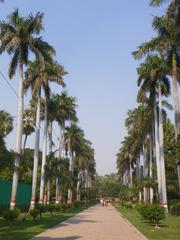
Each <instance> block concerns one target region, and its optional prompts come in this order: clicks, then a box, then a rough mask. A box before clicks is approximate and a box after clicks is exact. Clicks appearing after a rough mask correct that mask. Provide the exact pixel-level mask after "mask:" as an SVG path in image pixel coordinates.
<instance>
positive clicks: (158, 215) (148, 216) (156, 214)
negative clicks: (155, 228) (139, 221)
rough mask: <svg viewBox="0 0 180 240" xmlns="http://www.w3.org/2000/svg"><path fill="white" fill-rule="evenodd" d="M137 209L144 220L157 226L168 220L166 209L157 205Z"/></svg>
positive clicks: (142, 206)
mask: <svg viewBox="0 0 180 240" xmlns="http://www.w3.org/2000/svg"><path fill="white" fill-rule="evenodd" d="M136 209H137V211H138V213H139V214H140V215H141V217H142V218H144V219H145V220H148V221H149V222H152V223H155V224H156V225H158V224H159V222H160V221H162V220H164V219H165V218H166V213H165V208H164V207H162V206H159V205H157V204H155V205H147V204H144V205H139V206H137V207H136Z"/></svg>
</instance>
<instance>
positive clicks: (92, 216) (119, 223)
mask: <svg viewBox="0 0 180 240" xmlns="http://www.w3.org/2000/svg"><path fill="white" fill-rule="evenodd" d="M76 239H79V240H81V239H82V240H83V239H84V240H147V239H146V238H145V237H144V236H143V235H142V234H141V233H139V232H138V231H137V230H136V229H135V228H134V227H133V226H132V225H131V224H130V223H129V222H127V221H126V220H125V219H123V218H122V217H121V216H120V214H119V213H118V212H117V211H116V210H115V209H114V208H113V207H112V206H108V207H100V206H95V207H91V208H89V209H87V210H85V211H84V212H81V213H79V214H77V215H76V216H74V217H72V218H70V219H68V220H67V221H65V222H63V223H61V224H59V225H57V226H55V227H53V228H51V229H49V230H47V231H45V232H43V233H41V234H39V235H38V236H36V237H34V238H33V240H76Z"/></svg>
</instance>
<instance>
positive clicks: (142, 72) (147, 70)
mask: <svg viewBox="0 0 180 240" xmlns="http://www.w3.org/2000/svg"><path fill="white" fill-rule="evenodd" d="M168 70H169V69H168V67H167V64H166V63H165V61H164V60H163V59H162V58H161V57H159V56H158V55H152V56H148V57H147V58H146V60H145V62H144V63H142V64H141V65H140V67H139V68H138V73H139V84H141V90H140V91H141V92H142V91H143V92H144V93H145V94H146V93H149V96H150V97H151V95H152V94H153V96H156V94H157V96H158V108H159V121H158V125H157V122H155V135H156V136H157V137H156V150H158V152H157V153H158V154H157V156H156V163H157V173H158V176H157V177H158V185H159V195H160V203H161V204H162V205H164V207H166V208H167V191H166V177H165V164H164V143H163V142H164V137H163V119H162V94H164V95H165V96H166V97H167V96H168V95H169V94H170V84H169V80H168V78H167V77H166V75H167V74H168ZM154 107H155V112H154V113H155V115H154V119H155V121H157V114H156V112H157V108H156V103H155V105H154ZM157 128H158V131H159V132H157Z"/></svg>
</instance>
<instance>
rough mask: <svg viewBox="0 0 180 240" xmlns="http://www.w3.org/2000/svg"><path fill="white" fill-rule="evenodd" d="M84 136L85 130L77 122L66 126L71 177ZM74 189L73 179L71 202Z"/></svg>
mask: <svg viewBox="0 0 180 240" xmlns="http://www.w3.org/2000/svg"><path fill="white" fill-rule="evenodd" d="M83 136H84V132H83V131H82V129H80V128H79V127H78V126H77V125H76V124H75V123H72V124H71V125H70V126H69V127H66V132H65V142H66V149H67V151H68V153H69V159H70V164H69V172H70V176H71V178H73V169H74V166H73V163H74V158H75V154H76V151H78V149H79V147H80V145H81V141H82V139H83ZM72 189H73V181H72V180H71V186H70V189H69V191H68V201H69V202H72V198H73V196H72V194H73V192H72Z"/></svg>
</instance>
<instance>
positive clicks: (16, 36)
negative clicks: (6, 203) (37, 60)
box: [0, 9, 45, 208]
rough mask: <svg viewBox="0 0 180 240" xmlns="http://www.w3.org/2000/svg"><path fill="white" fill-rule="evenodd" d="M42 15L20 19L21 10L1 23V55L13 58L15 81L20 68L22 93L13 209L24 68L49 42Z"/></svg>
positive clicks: (20, 105) (11, 72)
mask: <svg viewBox="0 0 180 240" xmlns="http://www.w3.org/2000/svg"><path fill="white" fill-rule="evenodd" d="M42 18H43V14H42V13H37V14H36V15H35V17H34V16H33V15H29V16H28V17H27V18H24V17H22V16H20V15H19V11H18V9H16V10H15V11H14V12H13V13H11V14H10V15H9V17H8V18H7V21H3V22H1V23H0V28H1V33H0V39H1V47H0V52H1V53H2V52H4V51H6V52H7V53H8V54H10V55H11V56H12V59H11V63H10V67H9V77H10V78H12V77H13V76H14V75H15V72H16V70H17V68H18V71H19V89H18V114H17V130H16V147H15V153H16V154H15V170H14V175H13V184H12V194H11V203H10V206H11V208H12V207H14V206H15V203H16V192H17V185H18V178H19V173H18V171H19V164H20V155H21V144H22V132H23V95H24V87H23V68H24V65H27V63H28V58H29V52H30V51H32V52H33V53H35V54H36V55H39V54H40V53H41V54H43V51H44V50H43V47H44V45H45V42H44V41H43V40H42V39H41V38H39V37H37V36H38V35H39V34H40V32H41V30H42Z"/></svg>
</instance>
